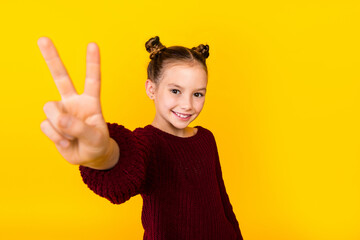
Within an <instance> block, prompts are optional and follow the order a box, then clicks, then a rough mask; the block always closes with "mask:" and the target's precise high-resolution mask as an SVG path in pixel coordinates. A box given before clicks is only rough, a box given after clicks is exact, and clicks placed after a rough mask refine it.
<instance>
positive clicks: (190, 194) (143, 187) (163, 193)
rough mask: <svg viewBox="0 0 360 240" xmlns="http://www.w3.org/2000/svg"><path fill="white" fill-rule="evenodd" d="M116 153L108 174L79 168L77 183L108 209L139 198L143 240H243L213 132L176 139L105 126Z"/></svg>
mask: <svg viewBox="0 0 360 240" xmlns="http://www.w3.org/2000/svg"><path fill="white" fill-rule="evenodd" d="M107 125H108V129H109V133H110V137H111V138H113V139H114V140H115V141H116V142H117V144H118V145H119V148H120V157H119V161H118V163H117V164H116V165H115V166H114V167H113V168H111V169H107V170H96V169H91V168H88V167H85V166H79V170H80V173H81V176H82V179H83V181H84V183H85V184H87V186H88V187H89V188H90V189H91V190H92V191H94V192H95V193H96V194H98V195H100V196H102V197H104V198H106V199H108V200H109V201H110V202H112V203H113V204H121V203H124V202H126V201H127V200H129V199H130V198H131V197H132V196H135V195H137V194H140V195H141V197H142V198H143V207H142V216H141V221H142V225H143V227H144V230H145V231H144V238H143V239H144V240H242V239H243V238H242V235H241V232H240V228H239V224H238V221H237V220H236V217H235V214H234V212H233V209H232V205H231V204H230V201H229V197H228V195H227V193H226V189H225V186H224V181H223V178H222V173H221V167H220V162H219V155H218V151H217V145H216V142H215V138H214V136H213V134H212V132H211V131H210V130H208V129H206V128H203V127H201V126H196V128H197V129H198V131H197V133H196V134H195V135H193V136H191V137H185V138H183V137H178V136H175V135H172V134H170V133H167V132H164V131H162V130H160V129H158V128H156V127H154V126H152V125H147V126H145V127H144V128H136V129H135V130H134V131H130V130H129V129H127V128H125V127H124V126H122V125H118V124H116V123H107Z"/></svg>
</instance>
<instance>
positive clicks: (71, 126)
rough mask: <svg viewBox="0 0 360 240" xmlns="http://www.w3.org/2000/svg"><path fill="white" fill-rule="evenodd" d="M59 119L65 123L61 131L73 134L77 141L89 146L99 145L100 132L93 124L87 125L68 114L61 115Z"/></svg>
mask: <svg viewBox="0 0 360 240" xmlns="http://www.w3.org/2000/svg"><path fill="white" fill-rule="evenodd" d="M61 120H66V121H64V122H65V123H66V126H63V127H62V129H61V130H62V131H63V132H65V133H66V134H68V135H70V136H74V137H75V138H77V139H78V140H79V141H81V142H83V143H85V144H87V145H89V146H99V145H101V144H102V143H101V140H102V139H101V133H100V131H99V130H97V129H96V128H95V127H94V126H89V125H87V124H86V123H85V122H83V121H81V120H80V119H77V118H75V117H73V116H70V115H62V116H61Z"/></svg>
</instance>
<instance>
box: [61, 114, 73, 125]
mask: <svg viewBox="0 0 360 240" xmlns="http://www.w3.org/2000/svg"><path fill="white" fill-rule="evenodd" d="M60 124H61V126H62V127H64V128H66V127H69V126H70V124H71V118H70V117H68V116H66V117H63V118H62V119H60Z"/></svg>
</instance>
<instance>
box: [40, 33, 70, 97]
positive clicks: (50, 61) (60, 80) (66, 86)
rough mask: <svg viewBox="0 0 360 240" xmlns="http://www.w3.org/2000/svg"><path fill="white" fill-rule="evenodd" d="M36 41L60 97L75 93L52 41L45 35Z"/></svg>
mask: <svg viewBox="0 0 360 240" xmlns="http://www.w3.org/2000/svg"><path fill="white" fill-rule="evenodd" d="M37 43H38V46H39V48H40V51H41V54H42V55H43V57H44V59H45V61H46V64H47V65H48V67H49V69H50V72H51V75H52V77H53V78H54V81H55V84H56V86H57V89H58V90H59V92H60V95H61V97H62V99H64V98H67V97H70V96H71V95H74V94H77V93H76V90H75V88H74V85H73V83H72V82H71V79H70V77H69V75H68V73H67V71H66V68H65V66H64V64H63V63H62V61H61V59H60V57H59V54H58V52H57V51H56V48H55V46H54V44H53V43H52V41H51V40H50V39H49V38H47V37H41V38H39V40H38V42H37Z"/></svg>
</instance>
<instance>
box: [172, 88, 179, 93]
mask: <svg viewBox="0 0 360 240" xmlns="http://www.w3.org/2000/svg"><path fill="white" fill-rule="evenodd" d="M170 91H171V92H172V93H176V91H179V90H177V89H171V90H170ZM179 92H180V91H179Z"/></svg>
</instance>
